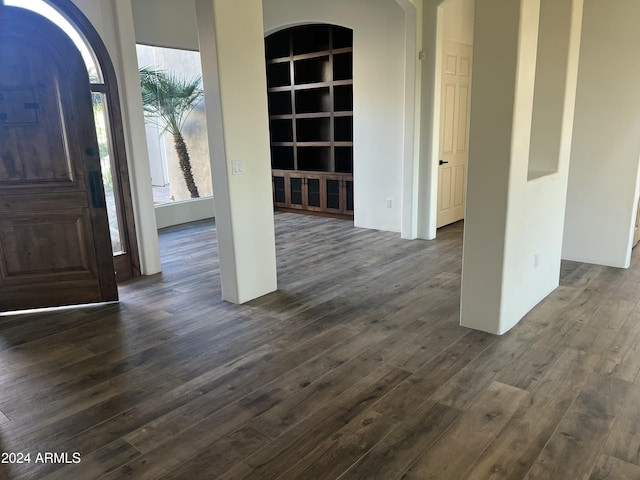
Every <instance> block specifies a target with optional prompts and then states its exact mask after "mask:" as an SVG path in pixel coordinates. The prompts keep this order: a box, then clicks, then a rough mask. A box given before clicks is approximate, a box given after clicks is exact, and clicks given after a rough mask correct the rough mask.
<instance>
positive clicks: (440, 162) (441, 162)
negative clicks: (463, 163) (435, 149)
mask: <svg viewBox="0 0 640 480" xmlns="http://www.w3.org/2000/svg"><path fill="white" fill-rule="evenodd" d="M445 163H449V162H445V161H444V160H440V161H439V162H438V165H444V164H445Z"/></svg>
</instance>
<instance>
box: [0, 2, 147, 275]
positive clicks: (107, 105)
mask: <svg viewBox="0 0 640 480" xmlns="http://www.w3.org/2000/svg"><path fill="white" fill-rule="evenodd" d="M0 3H1V2H0ZM4 4H5V6H9V7H11V6H15V7H20V8H25V9H28V10H32V11H34V12H36V13H38V14H39V15H42V16H44V17H46V18H49V19H50V20H52V21H53V22H54V23H55V24H57V25H58V26H59V27H60V28H62V29H63V30H64V32H65V33H66V34H67V35H68V36H69V38H70V39H71V40H72V41H73V43H74V44H75V46H76V47H77V48H78V50H79V51H80V52H81V54H82V57H83V60H84V63H85V66H86V69H87V75H88V77H89V85H90V90H91V96H92V101H93V114H94V122H95V125H96V130H97V134H98V143H99V149H98V150H99V156H100V161H101V166H102V173H103V183H104V187H105V194H106V196H105V201H106V204H107V209H108V216H109V237H110V239H111V244H112V252H113V263H114V267H115V270H116V275H117V280H118V281H119V282H121V281H124V280H128V279H130V278H133V277H137V276H140V259H139V252H138V246H137V239H136V230H135V223H134V214H133V204H132V200H131V189H130V183H129V170H128V166H127V159H126V151H125V141H124V132H123V128H122V124H123V122H122V114H121V110H120V102H119V95H118V86H117V81H116V74H115V69H114V67H113V64H112V62H111V59H110V57H109V54H108V52H107V49H106V47H105V45H104V43H103V42H102V39H101V38H100V36H99V35H98V33H97V32H96V30H95V28H94V27H93V26H92V25H91V23H90V22H89V20H88V19H87V18H86V17H85V16H84V14H83V13H82V12H81V11H80V10H79V9H78V8H77V7H76V6H75V5H74V4H73V3H72V2H71V1H70V0H5V1H4Z"/></svg>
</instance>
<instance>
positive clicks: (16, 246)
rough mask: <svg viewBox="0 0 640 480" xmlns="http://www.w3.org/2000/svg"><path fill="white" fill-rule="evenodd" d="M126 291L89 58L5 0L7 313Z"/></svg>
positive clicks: (2, 167)
mask: <svg viewBox="0 0 640 480" xmlns="http://www.w3.org/2000/svg"><path fill="white" fill-rule="evenodd" d="M117 298H118V292H117V286H116V280H115V274H114V268H113V257H112V251H111V243H110V236H109V225H108V220H107V212H106V207H105V197H104V190H103V185H102V175H101V172H100V160H99V152H98V143H97V139H96V132H95V124H94V119H93V108H92V101H91V95H90V91H89V80H88V75H87V70H86V67H85V65H84V62H83V60H82V57H81V56H80V53H79V52H78V50H77V49H76V47H75V46H74V45H73V43H72V42H71V41H70V40H69V39H68V37H67V36H66V34H65V33H64V32H62V31H61V30H60V29H59V28H58V27H57V26H55V25H54V24H52V23H51V22H49V21H48V20H46V19H45V18H43V17H41V16H39V15H37V14H34V13H32V12H29V11H26V10H22V9H19V8H12V7H2V6H0V311H8V310H17V309H23V308H35V307H47V306H59V305H72V304H80V303H88V302H100V301H110V300H117Z"/></svg>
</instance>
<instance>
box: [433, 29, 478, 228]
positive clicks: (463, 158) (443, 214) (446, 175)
mask: <svg viewBox="0 0 640 480" xmlns="http://www.w3.org/2000/svg"><path fill="white" fill-rule="evenodd" d="M470 76H471V46H470V45H465V44H462V43H457V42H452V41H445V42H444V52H443V65H442V93H441V95H442V97H441V107H440V110H441V114H440V158H439V159H440V160H441V162H440V166H439V168H438V189H439V191H438V217H437V222H436V225H437V226H438V227H442V226H444V225H448V224H450V223H453V222H457V221H458V220H462V218H464V207H465V193H466V192H465V190H466V170H467V144H468V132H469V99H470V80H471V79H470Z"/></svg>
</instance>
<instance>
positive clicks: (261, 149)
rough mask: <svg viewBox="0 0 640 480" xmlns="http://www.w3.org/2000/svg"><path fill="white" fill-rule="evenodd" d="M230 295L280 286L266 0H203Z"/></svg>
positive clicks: (213, 151)
mask: <svg viewBox="0 0 640 480" xmlns="http://www.w3.org/2000/svg"><path fill="white" fill-rule="evenodd" d="M196 10H197V15H198V37H199V43H200V55H201V58H202V75H203V84H204V91H205V104H206V115H207V130H208V135H209V151H210V155H211V171H212V175H213V190H214V192H215V197H214V202H215V211H216V228H217V235H218V248H219V254H220V277H221V281H222V297H223V298H224V299H225V300H228V301H230V302H234V303H244V302H247V301H249V300H252V299H254V298H257V297H260V296H262V295H265V294H267V293H269V292H273V291H274V290H276V289H277V281H276V258H275V232H274V224H273V222H274V219H273V200H272V189H271V164H270V154H269V125H268V118H269V117H268V110H267V90H266V88H267V87H266V85H267V82H266V73H265V60H264V59H265V56H264V35H263V19H262V2H261V0H245V1H242V2H238V1H237V0H197V1H196Z"/></svg>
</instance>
